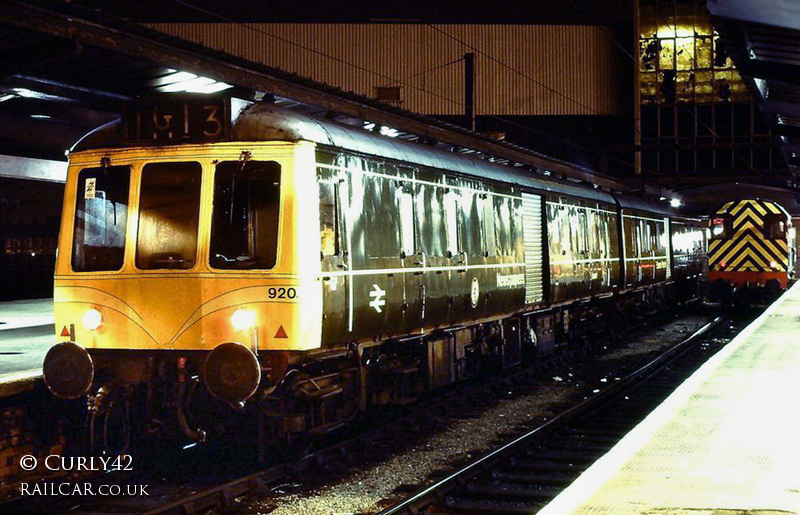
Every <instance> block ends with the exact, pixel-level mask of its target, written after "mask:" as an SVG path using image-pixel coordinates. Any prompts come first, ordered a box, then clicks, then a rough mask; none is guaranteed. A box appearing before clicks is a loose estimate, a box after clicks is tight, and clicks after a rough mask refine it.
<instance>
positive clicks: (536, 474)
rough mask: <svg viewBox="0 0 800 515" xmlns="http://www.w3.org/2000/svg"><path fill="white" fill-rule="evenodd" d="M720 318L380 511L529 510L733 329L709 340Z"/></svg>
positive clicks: (629, 426) (630, 425) (390, 513)
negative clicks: (593, 391) (597, 389)
mask: <svg viewBox="0 0 800 515" xmlns="http://www.w3.org/2000/svg"><path fill="white" fill-rule="evenodd" d="M724 321H725V319H724V318H723V317H717V318H716V319H715V320H714V321H713V322H711V323H709V324H707V325H706V326H704V327H703V328H701V329H700V330H698V331H697V332H695V333H694V334H692V335H691V336H690V337H689V338H687V339H685V340H684V341H682V342H680V343H679V344H677V345H675V346H674V347H672V348H670V349H669V350H668V351H667V352H665V353H663V354H662V355H661V356H659V357H657V358H655V359H653V360H652V361H650V362H649V363H647V364H646V365H644V366H642V367H640V368H638V369H637V370H636V371H634V372H633V373H631V374H629V375H628V376H626V377H624V378H622V379H621V380H620V381H617V382H615V383H613V384H612V385H610V386H608V387H607V388H605V389H604V390H602V391H600V392H599V393H597V394H596V395H595V396H593V397H591V398H589V399H587V400H586V401H584V402H582V403H580V404H578V405H575V406H572V407H570V408H568V409H566V410H565V411H563V412H561V413H559V414H558V415H557V416H556V417H554V418H552V419H550V420H548V421H547V422H545V423H543V424H541V425H540V426H538V427H536V428H534V429H532V430H530V431H529V432H527V433H525V434H523V435H521V436H519V437H518V438H516V439H514V440H513V441H511V442H509V443H507V444H506V445H503V446H502V447H500V448H498V449H496V450H494V451H492V452H490V453H488V454H486V455H484V456H482V457H481V458H479V459H477V460H474V461H472V462H470V463H469V464H467V465H465V466H463V467H460V468H458V469H456V470H453V471H451V472H450V473H448V474H445V475H444V476H443V477H441V478H440V479H438V480H435V481H434V482H433V483H432V484H429V485H426V486H424V487H422V488H419V489H418V490H416V491H415V492H413V493H412V494H411V495H409V496H407V497H405V498H404V499H402V500H400V501H396V500H395V501H394V502H393V504H392V505H391V506H389V507H388V508H386V509H384V510H383V511H381V512H380V513H381V515H395V514H418V513H426V512H431V513H527V514H529V513H535V512H536V511H538V510H539V509H540V508H542V507H544V505H546V504H547V503H548V502H549V501H550V500H552V499H553V498H554V497H555V496H556V495H558V493H560V492H561V490H562V489H564V488H566V486H568V485H569V484H570V483H571V482H572V481H573V480H574V479H575V478H576V477H577V476H578V475H579V474H580V473H581V472H583V471H584V470H585V469H586V468H588V467H589V466H590V465H591V464H592V463H594V461H596V460H597V459H598V458H599V457H600V456H602V455H603V454H605V453H606V452H607V451H608V450H610V449H611V447H613V446H614V445H615V444H616V443H617V442H618V441H619V440H620V439H621V438H622V436H624V435H625V434H626V433H627V432H628V431H629V430H630V429H632V428H633V427H634V426H635V425H636V424H637V423H638V422H640V421H641V420H642V419H643V418H644V417H645V416H646V415H647V414H648V413H649V412H650V411H652V409H653V408H655V407H656V406H657V405H658V404H659V403H660V402H661V401H662V400H663V399H664V398H666V397H667V396H668V395H669V394H670V393H671V392H672V391H673V390H674V389H675V388H676V387H677V386H678V385H679V384H680V383H681V382H682V381H683V380H684V379H685V378H686V377H688V376H689V375H690V374H691V373H692V372H693V371H694V370H695V369H696V368H697V367H698V366H699V365H700V364H702V363H703V362H705V361H706V360H707V359H708V357H709V355H710V354H711V353H712V352H715V351H716V350H718V349H719V348H721V347H722V345H723V344H724V343H727V341H729V339H730V338H732V336H733V335H735V334H736V332H733V333H732V334H725V335H722V336H721V337H717V338H713V335H715V334H718V333H720V332H722V331H723V329H721V328H722V326H723V325H724V324H723V322H724ZM725 327H727V326H725ZM730 331H731V329H730V328H728V330H727V332H730ZM736 331H738V329H737V330H736ZM390 502H391V501H390ZM383 504H384V505H386V504H388V503H383Z"/></svg>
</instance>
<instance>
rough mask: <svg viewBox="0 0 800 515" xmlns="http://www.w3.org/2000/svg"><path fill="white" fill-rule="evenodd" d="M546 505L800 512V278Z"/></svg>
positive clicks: (607, 510) (628, 510) (755, 514)
mask: <svg viewBox="0 0 800 515" xmlns="http://www.w3.org/2000/svg"><path fill="white" fill-rule="evenodd" d="M539 513H540V514H544V515H565V514H584V515H585V514H593V515H595V514H596V515H599V514H603V515H610V514H648V515H656V514H658V515H689V514H692V515H712V514H713V515H721V514H724V515H744V514H747V515H778V514H784V513H800V282H798V283H796V284H795V285H794V286H793V287H792V288H791V289H790V290H789V291H787V292H786V293H785V294H784V295H783V296H782V297H781V298H780V299H778V301H776V302H775V303H774V304H773V305H772V306H770V307H769V308H768V309H767V311H765V312H764V313H763V314H762V315H761V316H760V317H759V318H758V319H757V320H755V321H754V322H753V323H752V324H751V325H749V326H748V327H747V328H746V329H745V330H744V331H742V332H741V333H740V334H739V335H737V336H736V338H734V339H733V340H732V341H731V342H730V343H729V344H728V345H726V346H725V347H724V348H723V349H722V350H720V351H719V352H718V353H717V354H716V355H714V356H713V357H712V358H711V359H710V360H709V361H708V362H707V363H705V364H704V365H703V366H702V367H701V368H700V369H698V370H697V372H695V374H693V375H692V376H691V377H690V378H689V379H687V380H686V381H685V382H684V383H683V384H682V385H681V386H680V387H679V388H678V389H676V390H675V391H674V392H673V393H672V395H670V396H669V397H668V398H667V399H666V400H665V401H664V402H663V403H662V404H661V405H660V406H659V407H658V408H656V410H654V411H653V412H652V413H651V414H650V415H649V416H648V417H647V418H646V419H645V420H643V421H642V422H641V423H640V424H639V425H638V426H636V427H635V428H634V429H633V430H632V431H631V432H630V433H628V435H626V436H625V437H624V438H623V439H622V440H621V441H620V442H619V443H618V444H617V445H616V446H615V447H614V448H613V449H612V450H611V451H609V452H608V454H606V455H605V456H604V457H602V458H601V459H600V460H598V461H597V462H596V463H595V464H594V465H592V466H591V467H590V468H589V469H587V470H586V471H585V472H584V473H583V474H582V475H581V476H580V477H579V478H578V479H577V480H575V482H574V483H573V484H572V485H570V486H569V487H568V488H567V489H566V490H565V491H564V492H562V493H561V495H559V496H558V497H556V498H555V499H554V500H553V501H552V502H551V503H550V504H548V505H547V507H545V508H544V509H543V510H542V511H540V512H539Z"/></svg>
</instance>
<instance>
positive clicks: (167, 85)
mask: <svg viewBox="0 0 800 515" xmlns="http://www.w3.org/2000/svg"><path fill="white" fill-rule="evenodd" d="M155 84H156V85H157V87H156V89H157V90H158V91H161V92H164V93H176V92H182V91H185V92H188V93H205V94H209V93H216V92H218V91H223V90H226V89H229V88H232V87H233V86H231V85H230V84H226V83H225V82H218V81H216V80H214V79H211V78H209V77H199V76H197V75H195V74H194V73H189V72H178V71H176V72H173V73H171V74H170V75H166V76H164V77H161V78H160V79H158V80H157V81H156V83H155Z"/></svg>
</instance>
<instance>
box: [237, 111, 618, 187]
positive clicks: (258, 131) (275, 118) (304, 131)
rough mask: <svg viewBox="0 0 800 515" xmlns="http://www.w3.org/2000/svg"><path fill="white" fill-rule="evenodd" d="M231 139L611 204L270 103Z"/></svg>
mask: <svg viewBox="0 0 800 515" xmlns="http://www.w3.org/2000/svg"><path fill="white" fill-rule="evenodd" d="M233 139H234V140H242V141H248V140H249V141H260V140H288V141H300V140H305V141H313V142H314V143H317V144H319V145H325V146H329V147H334V148H341V149H346V150H351V151H355V152H359V153H362V154H366V155H372V156H376V157H382V158H386V159H392V160H396V161H404V162H409V163H415V164H418V165H422V166H427V167H430V168H435V169H440V170H450V171H457V172H458V173H460V174H463V175H467V176H472V177H476V178H480V179H484V180H491V181H499V182H505V183H510V184H516V185H520V186H523V187H527V188H531V189H537V190H543V191H548V192H553V193H561V194H565V195H573V196H576V197H581V198H589V199H592V200H597V201H600V202H607V203H614V198H613V197H612V196H611V195H610V194H609V193H606V192H604V191H599V190H596V189H594V188H590V187H588V186H579V185H573V184H569V183H566V182H563V181H559V180H556V179H546V178H538V177H534V176H532V175H531V174H530V173H529V172H528V173H525V172H523V171H522V170H521V169H515V168H514V167H511V166H505V165H501V164H496V163H490V162H488V161H486V160H481V159H477V158H474V157H469V156H464V155H461V154H457V153H453V152H447V151H444V150H440V149H437V148H433V147H430V146H426V145H423V144H420V143H414V142H409V141H404V140H398V139H396V138H390V137H388V136H382V135H378V134H374V133H371V132H369V131H365V130H363V129H360V128H357V127H353V126H350V125H345V124H342V123H338V122H335V121H333V120H327V119H324V118H317V117H311V116H307V115H303V114H299V113H297V112H294V111H291V110H288V109H284V108H281V107H278V106H275V105H273V104H263V103H262V104H253V105H251V106H250V107H248V108H246V109H245V110H244V111H243V112H242V113H241V115H239V118H238V119H237V120H236V123H235V124H234V126H233Z"/></svg>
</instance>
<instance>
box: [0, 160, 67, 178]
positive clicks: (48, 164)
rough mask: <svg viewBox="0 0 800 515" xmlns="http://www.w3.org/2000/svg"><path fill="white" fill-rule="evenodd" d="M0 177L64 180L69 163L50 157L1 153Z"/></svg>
mask: <svg viewBox="0 0 800 515" xmlns="http://www.w3.org/2000/svg"><path fill="white" fill-rule="evenodd" d="M0 177H5V178H9V179H27V180H35V181H48V182H64V181H66V180H67V163H66V162H64V161H51V160H49V159H33V158H30V157H16V156H4V155H0Z"/></svg>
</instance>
